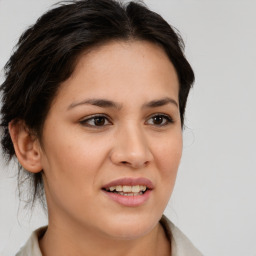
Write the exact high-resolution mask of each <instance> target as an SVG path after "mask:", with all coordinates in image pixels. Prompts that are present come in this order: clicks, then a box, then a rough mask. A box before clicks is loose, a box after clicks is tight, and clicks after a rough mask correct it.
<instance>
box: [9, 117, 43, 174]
mask: <svg viewBox="0 0 256 256" xmlns="http://www.w3.org/2000/svg"><path fill="white" fill-rule="evenodd" d="M8 128H9V133H10V136H11V139H12V143H13V146H14V150H15V153H16V157H17V158H18V160H19V162H20V164H21V165H22V166H23V168H24V169H25V170H27V171H29V172H33V173H38V172H40V171H41V170H42V164H41V148H40V143H39V141H38V138H37V137H36V136H35V135H32V134H31V132H29V129H28V128H27V126H26V125H25V123H24V121H14V120H13V121H11V122H10V123H9V126H8Z"/></svg>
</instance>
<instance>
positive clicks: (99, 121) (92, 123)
mask: <svg viewBox="0 0 256 256" xmlns="http://www.w3.org/2000/svg"><path fill="white" fill-rule="evenodd" d="M80 124H82V125H83V126H87V127H102V126H106V125H110V124H111V122H110V121H109V119H108V118H107V117H106V116H104V115H96V116H91V117H89V118H86V119H83V120H81V121H80Z"/></svg>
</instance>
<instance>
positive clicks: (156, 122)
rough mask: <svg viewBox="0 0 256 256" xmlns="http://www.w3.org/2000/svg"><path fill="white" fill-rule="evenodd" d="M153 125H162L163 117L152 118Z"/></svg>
mask: <svg viewBox="0 0 256 256" xmlns="http://www.w3.org/2000/svg"><path fill="white" fill-rule="evenodd" d="M152 119H153V123H154V124H156V125H160V124H162V123H163V117H162V116H154V117H153V118H152Z"/></svg>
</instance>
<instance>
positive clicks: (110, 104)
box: [67, 97, 179, 110]
mask: <svg viewBox="0 0 256 256" xmlns="http://www.w3.org/2000/svg"><path fill="white" fill-rule="evenodd" d="M87 104H88V105H93V106H97V107H101V108H115V109H118V110H120V109H121V108H122V104H120V103H117V102H114V101H111V100H106V99H86V100H83V101H80V102H75V103H72V104H70V105H69V106H68V108H67V109H68V110H70V109H72V108H75V107H77V106H80V105H87ZM167 104H174V105H175V106H176V107H179V105H178V103H177V102H176V101H175V100H174V99H171V98H169V97H165V98H162V99H158V100H152V101H150V102H147V103H145V104H143V106H142V108H157V107H161V106H165V105H167Z"/></svg>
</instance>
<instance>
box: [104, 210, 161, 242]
mask: <svg viewBox="0 0 256 256" xmlns="http://www.w3.org/2000/svg"><path fill="white" fill-rule="evenodd" d="M114 218H115V220H114V221H113V219H112V221H109V222H108V223H109V225H108V227H107V230H108V232H107V233H108V235H109V236H111V237H113V238H114V239H120V240H133V239H138V238H140V237H143V236H145V235H146V234H148V233H150V232H151V231H152V230H153V229H154V228H155V227H156V226H157V224H158V221H159V219H158V218H152V217H151V218H147V216H144V217H140V218H138V217H137V218H136V217H131V216H129V214H127V215H126V216H123V217H122V218H121V217H116V216H115V217H114Z"/></svg>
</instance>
